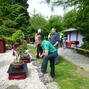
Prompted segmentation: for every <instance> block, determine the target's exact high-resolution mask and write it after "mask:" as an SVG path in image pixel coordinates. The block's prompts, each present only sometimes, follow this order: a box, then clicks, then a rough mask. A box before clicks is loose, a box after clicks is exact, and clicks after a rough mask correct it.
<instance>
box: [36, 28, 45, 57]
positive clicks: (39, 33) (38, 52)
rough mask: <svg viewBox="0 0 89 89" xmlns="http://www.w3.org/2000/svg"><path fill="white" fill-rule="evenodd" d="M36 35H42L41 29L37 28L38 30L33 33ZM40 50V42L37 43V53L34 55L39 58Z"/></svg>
mask: <svg viewBox="0 0 89 89" xmlns="http://www.w3.org/2000/svg"><path fill="white" fill-rule="evenodd" d="M38 35H40V36H43V34H42V31H41V29H38V32H37V33H36V34H35V38H36V37H37V36H38ZM42 52H43V50H42V47H41V44H37V54H36V57H37V58H39V57H40V55H41V54H42Z"/></svg>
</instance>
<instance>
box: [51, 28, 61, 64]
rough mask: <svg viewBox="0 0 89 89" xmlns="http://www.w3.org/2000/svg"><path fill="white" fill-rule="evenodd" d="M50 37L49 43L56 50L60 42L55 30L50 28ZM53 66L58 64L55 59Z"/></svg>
mask: <svg viewBox="0 0 89 89" xmlns="http://www.w3.org/2000/svg"><path fill="white" fill-rule="evenodd" d="M51 32H52V37H51V40H50V42H51V43H52V44H53V45H54V47H55V48H56V49H57V50H58V46H59V42H60V37H59V35H58V33H57V30H56V28H52V30H51ZM55 64H58V58H56V59H55Z"/></svg>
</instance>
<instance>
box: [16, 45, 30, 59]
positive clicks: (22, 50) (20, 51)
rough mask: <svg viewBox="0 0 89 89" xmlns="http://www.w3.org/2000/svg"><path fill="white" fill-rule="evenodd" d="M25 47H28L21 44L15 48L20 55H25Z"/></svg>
mask: <svg viewBox="0 0 89 89" xmlns="http://www.w3.org/2000/svg"><path fill="white" fill-rule="evenodd" d="M27 47H28V46H27V44H22V45H20V46H19V47H18V48H17V52H18V54H19V55H20V56H21V57H23V56H24V55H25V52H26V50H27Z"/></svg>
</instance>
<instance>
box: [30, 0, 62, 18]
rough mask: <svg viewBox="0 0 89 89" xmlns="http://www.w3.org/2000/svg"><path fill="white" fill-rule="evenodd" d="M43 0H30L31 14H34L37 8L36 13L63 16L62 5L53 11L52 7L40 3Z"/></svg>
mask: <svg viewBox="0 0 89 89" xmlns="http://www.w3.org/2000/svg"><path fill="white" fill-rule="evenodd" d="M41 1H42V0H28V4H29V8H28V12H29V14H33V10H34V9H35V10H36V13H41V14H42V15H44V16H45V17H47V16H48V17H50V15H61V16H63V13H64V11H63V8H62V7H56V8H55V9H54V11H53V12H52V11H51V8H50V7H49V6H48V5H47V4H45V3H40V2H41Z"/></svg>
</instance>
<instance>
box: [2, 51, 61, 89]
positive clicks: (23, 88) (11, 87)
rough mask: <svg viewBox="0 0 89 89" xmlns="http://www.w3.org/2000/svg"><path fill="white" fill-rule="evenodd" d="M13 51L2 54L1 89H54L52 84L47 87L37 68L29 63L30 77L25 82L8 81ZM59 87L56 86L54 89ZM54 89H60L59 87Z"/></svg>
mask: <svg viewBox="0 0 89 89" xmlns="http://www.w3.org/2000/svg"><path fill="white" fill-rule="evenodd" d="M13 59H14V57H13V56H12V51H8V52H6V53H4V54H0V89H53V88H52V87H51V88H50V86H51V85H53V84H52V83H53V82H51V83H49V84H48V85H45V84H44V83H43V82H42V81H41V79H40V78H39V73H38V71H37V66H34V65H33V63H28V70H29V72H28V76H27V78H26V79H24V80H8V74H7V70H8V67H9V65H10V63H11V62H12V61H13ZM55 86H57V85H56V84H54V87H55ZM54 89H59V88H58V87H56V88H54Z"/></svg>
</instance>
